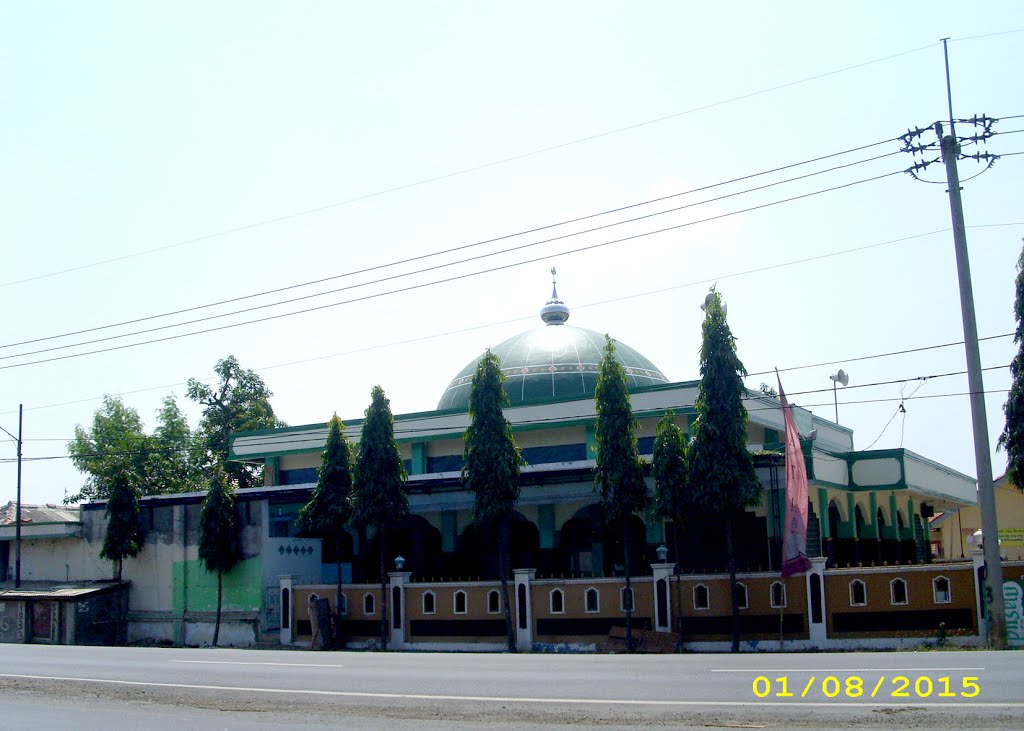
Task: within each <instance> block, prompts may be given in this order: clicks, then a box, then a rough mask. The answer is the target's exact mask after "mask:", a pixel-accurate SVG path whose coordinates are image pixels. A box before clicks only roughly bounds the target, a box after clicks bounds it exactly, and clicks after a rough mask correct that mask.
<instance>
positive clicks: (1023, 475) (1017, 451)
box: [997, 251, 1024, 491]
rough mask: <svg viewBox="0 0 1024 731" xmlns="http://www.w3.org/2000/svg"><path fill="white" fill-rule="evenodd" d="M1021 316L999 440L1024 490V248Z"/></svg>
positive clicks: (1013, 478)
mask: <svg viewBox="0 0 1024 731" xmlns="http://www.w3.org/2000/svg"><path fill="white" fill-rule="evenodd" d="M1013 309H1014V314H1015V315H1016V317H1017V331H1016V333H1014V336H1013V342H1014V343H1016V344H1017V346H1018V350H1017V355H1015V356H1014V357H1013V360H1012V361H1011V362H1010V375H1011V376H1012V381H1011V383H1010V393H1009V396H1007V399H1006V403H1005V404H1004V405H1003V413H1005V414H1006V426H1005V427H1004V428H1003V433H1002V434H1001V435H1000V436H999V442H998V443H997V444H998V446H999V448H1000V449H1005V450H1006V458H1007V464H1006V475H1007V477H1009V478H1010V482H1011V483H1012V484H1014V485H1016V486H1017V489H1018V490H1021V491H1024V251H1022V252H1021V255H1020V258H1019V259H1018V260H1017V297H1016V300H1015V301H1014V307H1013Z"/></svg>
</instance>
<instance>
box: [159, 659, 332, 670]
mask: <svg viewBox="0 0 1024 731" xmlns="http://www.w3.org/2000/svg"><path fill="white" fill-rule="evenodd" d="M167 662H180V663H193V664H196V665H275V666H280V667H289V668H343V667H345V666H344V665H317V664H315V663H309V662H240V661H236V660H168V661H167Z"/></svg>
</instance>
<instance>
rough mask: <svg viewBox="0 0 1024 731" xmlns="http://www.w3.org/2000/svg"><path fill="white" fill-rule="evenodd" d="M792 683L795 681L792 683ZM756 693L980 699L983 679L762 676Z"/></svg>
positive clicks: (756, 683) (760, 695)
mask: <svg viewBox="0 0 1024 731" xmlns="http://www.w3.org/2000/svg"><path fill="white" fill-rule="evenodd" d="M791 680H792V682H791ZM752 690H753V693H754V695H755V696H756V697H758V698H765V699H768V698H808V699H810V698H813V699H815V700H817V699H820V698H836V699H839V698H842V699H847V698H850V699H856V698H876V699H901V698H977V697H978V696H979V695H980V694H981V685H980V678H979V677H978V676H974V675H960V676H953V675H943V676H939V677H935V678H933V677H931V676H929V675H916V676H912V675H892V676H886V675H879V676H878V677H877V678H875V677H872V678H868V677H865V676H862V675H845V674H842V673H839V674H836V675H820V676H819V675H811V676H809V677H807V678H806V679H804V678H800V679H797V678H790V676H788V675H780V676H777V677H774V678H771V677H768V676H767V675H758V676H757V677H756V678H754V682H753V687H752Z"/></svg>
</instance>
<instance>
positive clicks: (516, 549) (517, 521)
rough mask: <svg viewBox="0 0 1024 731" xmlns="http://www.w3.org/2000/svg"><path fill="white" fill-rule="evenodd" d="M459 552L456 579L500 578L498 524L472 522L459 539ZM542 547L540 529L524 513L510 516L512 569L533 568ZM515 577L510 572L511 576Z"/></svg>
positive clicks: (510, 558) (510, 568) (510, 567)
mask: <svg viewBox="0 0 1024 731" xmlns="http://www.w3.org/2000/svg"><path fill="white" fill-rule="evenodd" d="M459 544H460V545H459V550H458V552H457V554H456V566H455V571H456V578H463V579H475V578H480V579H497V578H499V577H500V573H499V569H500V567H499V566H498V530H497V528H496V527H495V526H485V527H482V528H481V527H480V526H478V525H477V524H476V523H471V524H470V525H469V526H467V527H466V530H464V531H463V532H462V535H461V536H460V538H459ZM539 550H540V531H538V530H537V526H535V525H534V524H533V523H531V522H530V521H529V520H527V519H526V517H525V516H523V514H522V513H520V512H518V511H514V512H513V513H512V515H511V516H509V560H510V564H509V570H510V571H511V570H514V569H517V568H533V567H535V566H536V565H537V554H538V552H539ZM508 578H509V579H511V578H512V576H511V574H510V575H509V576H508Z"/></svg>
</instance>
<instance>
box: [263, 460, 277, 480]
mask: <svg viewBox="0 0 1024 731" xmlns="http://www.w3.org/2000/svg"><path fill="white" fill-rule="evenodd" d="M263 475H264V477H265V479H264V481H263V484H264V486H266V487H277V486H278V485H280V484H281V459H280V457H267V458H266V459H265V460H263Z"/></svg>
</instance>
